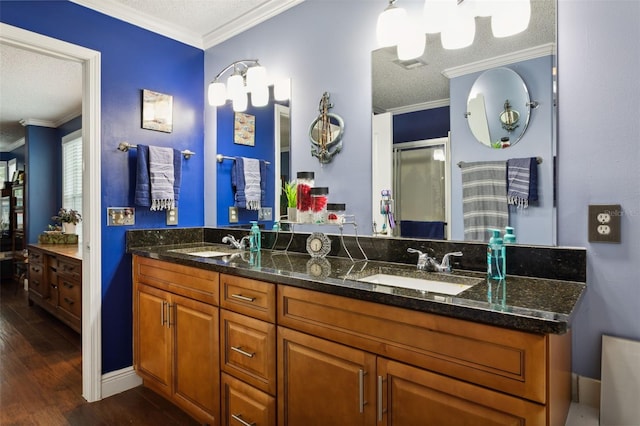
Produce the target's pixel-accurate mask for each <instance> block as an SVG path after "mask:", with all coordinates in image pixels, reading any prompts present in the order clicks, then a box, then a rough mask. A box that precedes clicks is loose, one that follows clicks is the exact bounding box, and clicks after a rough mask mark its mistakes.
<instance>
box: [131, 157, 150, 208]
mask: <svg viewBox="0 0 640 426" xmlns="http://www.w3.org/2000/svg"><path fill="white" fill-rule="evenodd" d="M134 203H135V204H137V205H139V206H142V207H151V184H150V179H149V147H148V146H147V145H138V163H137V167H136V192H135V195H134Z"/></svg>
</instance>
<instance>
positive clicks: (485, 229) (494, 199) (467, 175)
mask: <svg viewBox="0 0 640 426" xmlns="http://www.w3.org/2000/svg"><path fill="white" fill-rule="evenodd" d="M460 167H461V168H462V212H463V217H464V238H465V240H474V241H477V240H480V241H488V240H489V237H490V232H489V230H490V229H503V228H504V227H505V226H507V225H508V224H509V208H508V205H507V164H506V162H505V161H480V162H474V163H462V164H461V165H460Z"/></svg>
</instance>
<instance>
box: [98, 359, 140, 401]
mask: <svg viewBox="0 0 640 426" xmlns="http://www.w3.org/2000/svg"><path fill="white" fill-rule="evenodd" d="M141 384H142V379H141V378H140V377H139V376H138V375H137V374H136V372H135V370H134V369H133V366H132V367H126V368H123V369H121V370H116V371H111V372H109V373H106V374H103V375H102V398H103V399H104V398H108V397H110V396H111V395H115V394H117V393H120V392H124V391H126V390H129V389H132V388H135V387H136V386H140V385H141Z"/></svg>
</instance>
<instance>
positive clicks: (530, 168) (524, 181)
mask: <svg viewBox="0 0 640 426" xmlns="http://www.w3.org/2000/svg"><path fill="white" fill-rule="evenodd" d="M507 183H508V186H507V202H508V203H509V204H510V205H512V206H518V208H523V209H526V208H527V207H529V203H530V202H531V201H537V200H538V160H537V158H535V157H528V158H511V159H509V160H508V161H507Z"/></svg>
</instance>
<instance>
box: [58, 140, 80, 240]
mask: <svg viewBox="0 0 640 426" xmlns="http://www.w3.org/2000/svg"><path fill="white" fill-rule="evenodd" d="M65 139H66V138H65ZM65 139H63V141H62V207H64V208H66V209H73V210H77V211H78V212H80V214H82V137H77V138H73V139H69V140H65ZM76 232H77V234H78V238H79V239H82V226H81V224H78V227H77V228H76Z"/></svg>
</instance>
